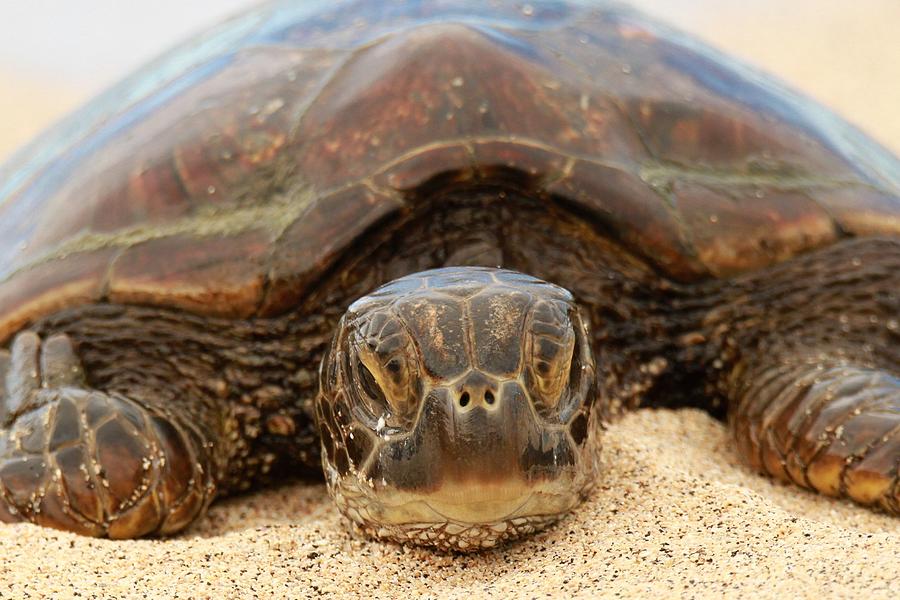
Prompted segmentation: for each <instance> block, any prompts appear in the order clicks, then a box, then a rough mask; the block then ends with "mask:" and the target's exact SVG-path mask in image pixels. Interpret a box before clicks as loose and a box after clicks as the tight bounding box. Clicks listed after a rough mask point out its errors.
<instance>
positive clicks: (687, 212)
mask: <svg viewBox="0 0 900 600" xmlns="http://www.w3.org/2000/svg"><path fill="white" fill-rule="evenodd" d="M510 170H515V171H518V172H520V173H521V174H523V175H524V176H525V177H526V178H527V180H528V181H529V182H531V184H532V185H533V186H534V187H535V189H536V190H537V191H543V192H545V193H548V194H553V195H559V196H563V197H566V198H568V199H569V200H570V201H571V202H573V203H575V204H576V205H578V206H579V207H580V208H581V209H583V210H584V211H586V214H589V215H591V216H592V217H593V218H594V219H596V220H597V221H598V222H599V223H600V224H601V225H602V226H603V228H604V230H606V231H610V232H611V233H612V235H614V236H615V237H616V238H617V239H618V240H619V242H620V243H622V244H623V245H624V246H625V247H626V248H627V249H629V250H630V251H632V252H634V253H635V254H637V255H639V256H642V257H644V258H645V259H646V260H647V261H649V262H650V263H651V264H653V265H654V266H655V267H656V268H657V270H658V271H659V272H660V273H661V274H663V275H666V276H668V277H672V278H675V279H679V280H682V281H695V280H699V279H703V278H708V277H725V276H729V275H731V274H734V273H738V272H742V271H747V270H750V269H755V268H759V267H762V266H765V265H767V264H771V263H773V262H777V261H779V260H783V259H784V258H786V257H789V256H791V255H793V254H795V253H798V252H802V251H804V250H807V249H811V248H815V247H819V246H822V245H825V244H828V243H830V242H832V241H834V240H835V239H837V238H839V237H841V236H848V235H878V234H897V233H900V165H898V162H897V160H896V159H895V158H894V157H892V156H891V155H890V154H889V153H887V152H886V151H885V150H883V149H882V148H880V147H878V146H877V145H876V144H875V143H874V142H872V141H870V140H868V139H867V138H865V137H864V136H863V135H862V134H860V133H859V132H857V131H856V130H854V129H853V128H852V127H851V126H849V125H847V124H846V123H844V122H843V121H841V120H840V119H838V118H837V117H835V116H833V115H832V114H830V113H829V112H828V111H826V110H825V109H823V108H821V107H819V106H817V105H815V104H813V103H812V102H810V101H808V100H806V99H804V98H802V97H800V96H799V95H797V94H795V93H794V92H791V91H789V90H787V89H784V88H783V87H781V86H780V85H778V84H776V83H773V82H772V81H770V80H768V79H766V78H765V77H763V76H761V75H760V74H758V73H756V72H755V71H753V70H751V69H749V68H747V67H745V66H742V65H740V64H736V63H734V62H733V61H731V60H730V59H728V58H726V57H723V56H721V55H719V54H717V53H716V52H715V51H713V50H711V49H709V48H707V47H705V46H703V45H702V44H699V43H697V42H695V41H693V40H691V39H689V38H686V37H684V36H682V35H681V34H679V33H677V32H675V31H671V30H669V29H667V28H664V27H662V26H660V25H658V24H656V23H654V22H653V21H651V20H649V19H647V18H645V17H643V16H641V15H639V14H637V13H633V12H631V11H630V10H626V9H623V8H621V7H616V8H610V7H604V6H602V5H601V6H597V5H591V6H587V5H585V4H581V3H576V2H571V3H568V2H558V1H552V0H547V1H541V2H532V3H530V4H528V5H527V6H525V5H520V4H514V3H486V2H481V1H477V2H476V1H474V0H471V1H462V2H460V1H455V2H449V1H444V0H420V1H410V2H403V3H388V2H384V3H382V2H370V1H369V0H357V1H346V2H333V1H329V2H296V3H289V2H281V3H273V4H269V5H265V6H263V7H260V8H258V9H255V10H254V11H251V12H249V13H247V14H245V15H243V16H241V17H238V18H237V19H234V20H232V21H231V22H229V23H226V24H224V25H222V26H220V27H218V28H216V29H214V30H212V31H211V32H210V33H209V34H208V35H206V36H205V37H203V38H202V39H200V40H197V41H193V42H192V43H191V44H189V45H188V46H185V47H183V48H180V49H177V50H176V51H174V52H173V53H171V54H169V55H167V56H165V57H163V58H162V59H160V60H159V61H157V62H156V63H155V64H154V65H151V66H149V67H148V68H147V69H145V70H143V71H141V72H139V73H137V74H136V75H135V76H133V77H131V78H130V79H128V80H127V81H125V82H123V83H122V84H121V85H120V86H118V87H117V88H115V89H113V90H111V91H110V92H109V93H108V94H106V95H104V96H102V97H100V98H98V99H97V100H96V101H95V102H94V103H93V104H91V105H89V106H88V107H86V108H85V109H84V110H82V111H81V112H79V113H77V114H75V115H73V117H71V118H70V119H69V120H68V121H66V122H64V123H62V124H60V125H59V126H58V127H57V128H56V129H54V130H52V131H50V132H49V133H48V134H46V135H45V136H44V137H43V138H41V139H39V140H37V141H36V142H35V143H34V144H33V145H32V146H30V147H28V148H26V149H24V150H23V151H22V152H21V153H20V154H19V156H18V157H17V158H15V159H14V160H13V162H11V163H10V164H9V165H7V166H6V167H5V168H4V169H2V170H0V341H3V340H4V339H6V338H7V337H8V336H9V335H10V334H11V333H12V332H14V331H16V330H18V329H19V328H21V327H22V326H23V325H25V324H26V323H28V322H30V321H33V320H34V319H36V318H38V317H40V316H42V315H44V314H47V313H49V312H52V311H54V310H58V309H60V308H64V307H66V306H70V305H72V304H75V303H81V302H94V301H99V300H103V299H108V300H111V301H116V302H141V303H145V304H155V305H165V306H175V307H180V308H184V309H187V310H192V311H196V312H198V313H203V314H216V315H225V316H234V317H247V316H252V315H260V314H261V315H267V314H274V313H277V312H279V311H282V310H284V309H285V308H286V307H288V306H290V305H291V303H292V302H294V301H295V300H296V299H297V298H298V297H299V296H300V295H302V293H303V291H304V286H305V285H306V284H307V283H308V282H310V281H312V280H313V279H315V278H316V276H317V275H318V274H319V273H321V272H322V271H323V269H325V268H326V267H327V266H328V265H330V264H331V263H332V262H333V261H334V260H336V258H337V257H338V256H340V255H341V254H342V253H343V252H345V251H347V250H348V248H349V247H350V245H351V243H352V242H353V241H354V240H355V239H357V238H358V237H359V236H361V235H364V234H365V232H366V230H367V229H368V228H370V227H371V226H372V225H373V224H374V223H376V222H377V221H379V220H381V219H383V218H385V217H387V216H389V215H391V214H399V212H400V211H402V210H403V207H404V205H405V204H406V203H407V202H408V201H409V197H410V196H409V194H408V192H409V190H411V189H414V188H416V187H417V186H419V185H420V184H422V183H424V182H427V181H430V180H433V178H435V176H437V175H440V174H446V173H452V174H453V178H454V179H455V180H473V181H489V180H490V179H491V178H492V177H496V176H497V175H498V174H501V173H508V172H509V171H510Z"/></svg>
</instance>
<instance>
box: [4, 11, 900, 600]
mask: <svg viewBox="0 0 900 600" xmlns="http://www.w3.org/2000/svg"><path fill="white" fill-rule="evenodd" d="M643 4H647V2H644V3H643ZM674 4H675V5H677V4H678V2H675V3H674ZM724 4H725V5H729V6H730V4H731V3H728V2H726V3H724ZM799 4H803V5H805V6H807V10H811V8H810V7H812V6H813V4H812V3H810V2H802V3H799ZM863 4H865V5H866V6H872V7H874V8H873V12H872V17H871V18H870V19H869V21H868V22H869V23H870V24H871V27H870V28H865V27H863V26H862V25H861V23H864V22H865V21H864V20H863V21H860V20H859V19H857V20H856V21H853V26H848V27H847V28H846V29H844V30H842V31H841V32H840V33H841V34H842V35H844V36H845V37H844V38H842V42H841V43H840V44H837V43H825V42H822V43H819V42H818V41H815V42H809V43H806V44H805V45H804V44H803V41H802V40H797V39H791V38H790V31H791V29H790V27H791V26H790V21H783V24H782V27H783V29H778V27H779V26H778V25H777V23H782V21H777V20H771V19H770V20H769V21H768V22H767V21H765V18H764V17H763V16H756V17H753V18H748V20H747V21H745V22H744V27H739V26H738V24H739V22H738V21H737V19H738V17H737V16H736V10H735V9H733V8H732V9H728V10H723V12H722V13H721V14H719V15H718V16H716V15H714V14H709V15H702V16H701V13H700V12H699V11H698V10H697V9H696V7H695V8H694V9H693V10H694V11H695V13H696V14H697V17H696V19H695V20H694V21H693V23H694V26H693V27H692V28H693V29H695V30H699V31H701V32H703V33H704V34H705V35H706V37H707V38H708V39H710V40H712V41H713V42H714V43H717V44H718V45H719V46H721V47H726V48H728V49H729V50H731V51H734V52H737V53H739V54H741V56H742V57H743V58H745V59H747V60H749V59H754V57H756V58H757V59H758V60H755V62H757V63H758V64H762V65H765V66H768V67H769V68H772V69H773V70H776V71H778V72H779V74H780V75H781V76H782V77H784V78H786V79H789V80H790V81H791V82H792V83H793V84H794V85H796V86H798V87H800V88H802V89H804V90H806V91H808V92H809V93H811V94H813V95H814V96H816V97H817V98H819V99H820V100H823V101H825V102H827V103H828V104H829V105H831V106H833V107H836V108H837V109H838V110H839V111H840V112H841V113H842V114H844V115H846V116H848V118H850V119H851V120H852V121H853V122H855V123H857V124H858V125H860V126H862V127H864V128H865V129H866V130H867V131H869V132H871V133H872V134H873V135H875V136H876V137H877V138H878V139H879V140H880V141H882V143H884V144H885V145H887V146H889V147H891V148H893V149H894V151H895V152H900V112H898V111H897V110H896V106H897V105H898V104H900V89H898V86H900V80H898V79H897V78H896V71H895V72H894V73H893V75H890V74H889V73H888V72H887V70H886V67H884V64H885V61H884V60H883V59H884V53H887V54H888V55H890V54H891V53H892V54H893V55H894V56H895V57H896V60H894V61H893V63H892V64H893V65H894V66H893V68H894V69H895V70H896V64H897V63H898V62H900V42H898V39H897V36H896V26H897V24H898V22H900V10H898V8H897V7H898V6H900V5H898V4H897V3H896V2H895V1H894V0H888V1H885V2H877V1H872V2H865V3H863ZM838 6H841V7H843V6H845V4H843V3H841V4H840V5H839V4H837V3H835V2H832V1H824V2H822V3H821V9H820V10H818V11H817V12H816V14H815V15H813V16H811V17H810V18H812V19H819V20H820V21H822V23H826V22H827V26H826V25H822V27H823V28H824V29H823V32H824V33H823V36H824V35H826V34H828V35H830V34H831V33H833V31H832V30H834V31H837V29H838V27H839V24H840V21H839V15H838V13H837V12H836V11H837V10H838ZM882 8H883V10H881V9H882ZM667 10H670V11H676V8H674V7H669V8H668V9H667ZM828 11H832V12H828ZM878 11H881V12H878ZM794 12H796V9H793V10H791V11H790V13H789V15H793V14H794ZM679 14H680V13H679ZM829 15H830V17H829ZM885 15H887V16H886V17H885ZM794 16H795V17H796V18H797V19H798V21H797V23H799V22H800V20H801V19H802V17H803V15H801V14H797V15H794ZM714 17H715V18H718V19H719V24H720V26H716V25H715V21H714ZM827 18H831V21H826V20H823V19H827ZM891 19H893V21H891ZM891 22H892V23H893V28H891V27H890V26H889V25H887V24H889V23H891ZM765 23H768V27H767V26H766V25H765ZM797 23H795V26H796V25H797ZM680 24H681V25H682V26H685V25H687V26H691V22H687V23H686V22H684V21H681V23H680ZM761 24H762V25H761ZM773 24H774V25H773ZM752 27H762V29H761V30H760V31H759V35H756V36H754V35H751V33H748V31H747V29H748V28H752ZM826 29H827V31H826ZM879 36H881V37H880V38H879ZM823 39H825V38H823ZM778 40H781V41H783V42H784V43H782V44H781V45H780V46H779V45H778ZM798 44H799V46H798ZM773 45H775V46H777V47H775V48H774V49H773ZM798 47H802V48H804V49H805V50H804V51H805V52H810V53H811V54H810V55H809V56H808V57H807V58H806V59H805V60H806V63H803V62H802V61H801V59H800V58H798V56H797V52H798V51H797V48H798ZM816 49H818V50H816ZM867 51H868V52H869V53H870V54H871V56H872V58H870V59H867V58H865V56H869V55H865V54H864V53H865V52H867ZM829 52H830V53H831V54H832V55H833V56H834V58H833V60H830V59H829V56H830V55H829V54H828V53H829ZM861 53H863V54H861ZM876 54H877V56H876ZM810 61H813V62H810ZM848 61H850V63H848ZM853 61H855V62H853ZM888 64H891V63H890V62H889V63H888ZM804 65H805V66H804ZM867 69H868V70H867ZM848 80H849V81H851V82H852V85H850V86H848V85H847V82H848ZM842 81H843V84H844V85H841V82H842ZM0 84H5V85H3V86H2V89H4V90H5V91H4V92H3V93H2V98H0V158H2V156H3V155H4V154H5V153H8V152H9V151H10V149H11V148H12V147H13V146H15V145H17V144H19V143H22V142H24V141H26V140H27V138H28V137H30V136H31V135H33V134H34V133H35V132H36V131H37V130H38V129H39V128H41V127H43V126H44V125H45V124H46V123H48V122H49V121H52V120H53V119H55V118H57V117H58V116H60V115H61V114H62V113H64V112H65V111H67V110H69V109H70V108H71V107H72V106H73V105H74V104H76V103H77V102H80V100H81V99H82V98H83V96H84V94H83V92H82V91H81V90H77V89H69V88H63V89H60V88H57V87H54V86H53V84H52V82H41V81H37V80H31V79H28V78H23V77H21V76H20V75H17V74H15V73H5V72H4V71H3V70H2V69H0ZM853 86H855V90H856V92H854V88H853ZM879 86H880V87H879ZM829 90H831V91H829ZM891 98H893V100H891ZM603 446H604V455H603V456H604V459H603V460H604V472H603V475H602V478H601V480H600V482H599V484H598V486H597V488H596V490H595V492H594V494H593V495H592V497H591V498H590V500H589V501H588V502H586V503H585V504H584V505H582V506H581V507H579V508H578V509H577V510H576V511H575V512H574V513H573V514H571V515H570V516H569V517H567V518H566V519H565V520H563V521H562V522H561V523H559V524H558V525H556V526H554V527H552V528H550V529H548V530H546V531H544V532H541V533H540V534H538V535H535V536H533V537H531V538H528V539H525V540H523V541H521V542H518V543H514V544H512V545H509V546H506V547H503V548H500V549H498V550H495V551H492V552H487V553H483V554H479V555H468V556H460V555H450V554H440V553H435V552H432V551H430V550H427V549H422V548H407V547H403V546H399V545H395V544H388V543H381V542H374V541H370V540H365V539H360V538H357V537H354V535H353V534H352V533H351V532H350V531H349V529H348V528H347V527H346V525H345V523H344V522H343V521H342V520H341V518H340V517H339V515H338V513H337V511H336V510H335V509H333V507H332V506H331V502H330V500H329V499H328V497H327V494H326V492H325V488H324V486H323V485H319V484H314V483H295V484H291V485H287V486H283V487H280V488H276V489H270V490H264V491H261V492H257V493H254V494H250V495H245V496H241V497H236V498H231V499H227V500H225V501H222V502H218V503H216V504H215V505H214V506H213V507H212V508H211V510H210V512H209V514H208V516H207V517H206V518H204V519H202V520H201V521H200V522H199V523H197V524H196V525H195V526H194V527H192V528H191V529H190V530H189V531H187V532H186V533H184V534H182V535H180V536H178V537H176V538H173V539H167V540H136V541H124V542H123V541H115V542H114V541H108V540H94V539H89V538H84V537H80V536H77V535H72V534H67V533H63V532H58V531H53V530H48V529H44V528H39V527H35V526H32V525H25V524H21V525H0V556H2V560H0V598H43V597H53V598H73V597H82V598H94V597H97V598H132V597H134V598H217V599H218V598H282V597H289V598H315V597H345V598H355V597H363V598H405V597H416V596H419V597H423V598H438V597H440V598H481V597H492V598H508V597H521V598H551V597H562V598H572V597H583V598H598V597H609V598H626V597H643V598H652V597H685V598H692V597H694V598H701V597H709V598H746V597H755V598H817V599H819V598H826V597H827V598H866V599H877V598H897V597H898V595H900V572H898V557H900V519H898V518H893V517H889V516H886V515H882V514H877V513H874V512H871V511H869V510H866V509H863V508H860V507H857V506H855V505H853V504H850V503H847V502H840V501H834V500H832V499H828V498H823V497H819V496H817V495H814V494H811V493H808V492H805V491H803V490H799V489H796V488H793V487H788V486H784V485H781V484H778V483H775V482H771V481H770V480H768V479H765V478H763V477H760V476H758V475H756V474H754V473H753V472H751V471H749V470H748V469H747V468H746V467H744V466H743V464H742V463H741V461H740V460H739V458H738V456H737V455H736V453H735V451H734V449H733V447H732V444H731V441H730V437H729V435H728V432H727V430H726V428H725V427H724V425H723V424H722V423H719V422H717V421H715V420H714V419H712V418H711V417H709V416H708V415H706V414H705V413H703V412H700V411H697V410H679V411H665V410H649V409H645V410H641V411H638V412H637V413H634V414H631V415H629V416H627V417H626V418H625V419H624V420H622V421H621V422H618V423H616V424H614V425H613V426H611V427H610V429H609V430H608V431H607V432H606V435H605V437H604V440H603Z"/></svg>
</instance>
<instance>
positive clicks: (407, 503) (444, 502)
mask: <svg viewBox="0 0 900 600" xmlns="http://www.w3.org/2000/svg"><path fill="white" fill-rule="evenodd" d="M500 387H501V392H500V394H498V397H497V400H496V401H495V404H494V405H493V406H492V407H491V410H486V409H485V408H483V407H476V408H474V409H472V410H468V411H466V412H465V413H463V414H462V415H460V414H459V411H458V406H455V405H454V400H453V396H454V394H452V393H450V392H449V390H446V389H443V390H435V391H433V392H432V393H430V394H429V395H428V397H427V398H426V400H425V402H424V403H423V406H422V414H421V416H420V418H419V420H418V422H417V425H416V427H415V428H414V429H413V430H412V431H410V432H408V433H405V434H399V435H396V436H390V437H389V438H388V439H384V440H382V443H381V445H380V446H379V448H378V449H377V450H374V451H373V452H372V453H371V454H370V455H369V456H368V457H367V459H366V460H365V461H364V462H363V463H362V464H361V465H360V467H359V468H358V469H357V470H356V471H355V472H352V471H351V472H345V473H340V472H339V471H338V470H337V469H334V468H331V469H328V465H327V464H326V473H327V475H328V483H329V488H330V489H331V491H332V495H333V496H334V497H335V500H336V502H337V505H338V507H339V509H340V510H341V512H343V513H344V514H345V515H346V516H347V517H349V518H350V520H351V521H352V522H353V523H354V524H355V525H356V526H357V527H358V528H359V529H361V530H362V531H363V532H365V533H366V534H368V535H370V536H375V537H379V538H385V539H390V540H394V541H401V542H409V543H417V544H427V545H431V546H436V547H438V548H443V549H446V550H462V551H471V550H476V549H479V548H489V547H492V546H495V545H497V544H498V543H500V542H502V541H506V540H510V539H513V538H515V537H518V536H521V535H524V534H527V533H531V532H533V531H536V530H538V529H541V528H543V527H545V526H547V525H549V524H551V523H553V522H554V521H556V520H558V519H559V518H561V517H562V516H563V515H565V514H566V513H568V512H569V511H570V510H571V509H572V508H573V507H574V506H575V505H577V504H578V503H579V502H580V501H581V500H582V499H583V498H584V496H585V495H586V494H587V492H588V490H589V489H590V486H591V484H592V482H593V479H594V473H595V469H596V460H595V456H593V455H592V452H594V450H595V446H594V445H591V444H581V445H578V444H575V443H574V441H573V439H572V436H571V435H570V434H569V433H568V430H567V429H566V428H565V427H564V426H563V425H552V424H551V425H548V424H547V423H545V422H544V421H543V420H542V419H541V418H540V417H539V416H538V415H537V414H536V412H535V411H534V409H533V406H532V405H531V403H530V402H528V401H527V398H526V397H525V393H524V390H522V389H521V387H520V386H518V385H514V384H512V383H509V384H506V385H503V386H500Z"/></svg>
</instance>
